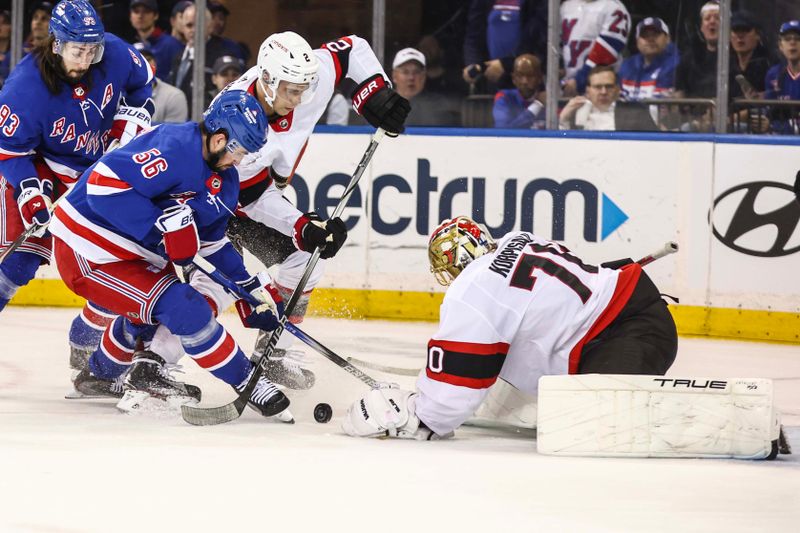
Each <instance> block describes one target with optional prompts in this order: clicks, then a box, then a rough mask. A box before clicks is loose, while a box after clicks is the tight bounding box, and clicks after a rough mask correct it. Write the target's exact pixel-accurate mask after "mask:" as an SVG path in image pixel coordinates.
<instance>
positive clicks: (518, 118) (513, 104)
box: [492, 54, 545, 129]
mask: <svg viewBox="0 0 800 533" xmlns="http://www.w3.org/2000/svg"><path fill="white" fill-rule="evenodd" d="M511 80H512V81H513V83H514V87H515V88H514V89H501V90H500V91H499V92H498V93H497V95H496V96H495V98H494V108H493V109H492V115H493V116H494V127H495V128H530V129H542V128H544V127H545V109H544V96H543V93H542V92H540V90H541V89H542V80H543V76H542V63H541V61H539V58H538V57H536V56H535V55H533V54H522V55H521V56H519V57H518V58H517V59H516V60H515V61H514V70H513V71H512V72H511Z"/></svg>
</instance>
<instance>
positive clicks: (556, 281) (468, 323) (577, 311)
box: [415, 232, 641, 435]
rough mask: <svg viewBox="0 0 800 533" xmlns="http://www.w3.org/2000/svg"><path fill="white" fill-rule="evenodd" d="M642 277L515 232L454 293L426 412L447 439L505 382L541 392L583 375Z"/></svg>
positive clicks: (437, 343)
mask: <svg viewBox="0 0 800 533" xmlns="http://www.w3.org/2000/svg"><path fill="white" fill-rule="evenodd" d="M640 273H641V267H640V266H639V265H630V266H629V267H626V268H624V269H622V270H612V269H608V268H602V267H597V266H594V265H587V264H584V263H583V262H581V260H580V259H578V258H577V257H575V256H574V255H573V254H571V253H570V252H569V251H568V250H567V249H566V248H565V247H563V246H561V245H559V244H557V243H555V242H552V241H548V240H545V239H542V238H540V237H537V236H536V235H533V234H531V233H527V232H514V233H510V234H508V235H506V236H505V237H503V238H502V239H501V240H500V241H499V242H498V248H497V250H496V251H495V252H493V253H490V254H487V255H484V256H483V257H480V258H479V259H477V260H475V261H473V262H472V263H471V264H470V265H469V266H468V267H467V268H466V269H464V271H463V272H461V274H460V275H459V276H458V277H457V278H456V279H455V281H454V282H453V284H452V285H451V286H450V287H449V288H448V290H447V293H446V294H445V298H444V302H443V303H442V306H441V310H440V319H439V328H438V330H437V331H436V333H435V334H434V335H433V337H432V338H431V340H430V341H429V343H428V362H427V367H426V369H425V372H423V373H421V374H420V377H419V378H418V380H417V389H418V393H419V397H418V398H417V400H416V407H415V408H416V414H417V416H419V418H420V420H421V421H422V422H424V423H425V424H426V425H427V426H428V427H429V428H430V429H432V430H433V431H434V432H436V433H437V434H439V435H445V434H447V433H449V432H450V431H453V430H454V429H456V428H457V427H458V426H460V425H461V424H462V423H464V422H465V421H466V420H467V419H468V418H469V417H470V416H472V414H473V413H474V412H475V411H476V409H477V408H478V406H479V405H480V404H481V402H482V401H483V400H484V398H485V397H486V393H487V392H488V389H489V387H490V386H491V385H492V384H494V382H495V381H496V380H497V378H498V377H500V378H502V379H504V380H505V381H507V382H509V383H510V384H511V385H513V386H514V387H516V388H518V389H520V390H522V391H524V392H527V393H529V394H531V395H535V394H536V392H537V390H538V381H539V377H541V376H543V375H551V374H566V373H575V372H577V369H578V364H579V362H580V352H581V349H582V347H583V345H584V344H585V343H586V342H588V340H590V339H591V338H593V337H594V336H596V335H597V334H598V333H599V332H600V331H602V329H603V328H605V327H606V326H607V325H608V323H610V322H611V320H613V319H614V318H615V317H616V316H617V315H618V314H619V312H620V310H621V309H622V307H623V306H624V305H625V303H626V302H627V301H628V299H629V298H630V294H631V292H632V291H633V287H634V286H635V285H636V282H637V281H638V279H639V274H640Z"/></svg>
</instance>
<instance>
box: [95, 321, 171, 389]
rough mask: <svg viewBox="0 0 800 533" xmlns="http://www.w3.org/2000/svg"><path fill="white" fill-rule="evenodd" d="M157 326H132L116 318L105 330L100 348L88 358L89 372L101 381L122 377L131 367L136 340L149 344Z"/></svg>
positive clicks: (129, 322) (128, 322)
mask: <svg viewBox="0 0 800 533" xmlns="http://www.w3.org/2000/svg"><path fill="white" fill-rule="evenodd" d="M156 328H157V326H155V325H151V324H133V323H131V321H130V320H128V319H127V318H125V317H122V316H118V317H117V318H115V319H114V321H113V322H112V323H111V325H110V326H109V327H108V328H106V330H105V332H104V333H103V338H102V340H101V341H100V346H99V347H98V348H97V349H96V350H95V351H94V353H93V354H92V356H91V357H90V358H89V370H91V372H92V374H94V375H95V376H97V377H98V378H101V379H114V378H117V377H118V376H120V375H122V373H123V372H125V370H127V368H128V367H129V366H130V365H131V361H132V359H133V352H134V351H136V343H137V340H141V341H142V342H149V341H150V340H151V339H152V338H153V335H154V334H155V331H156Z"/></svg>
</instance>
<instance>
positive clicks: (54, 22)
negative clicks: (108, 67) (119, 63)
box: [50, 0, 105, 63]
mask: <svg viewBox="0 0 800 533" xmlns="http://www.w3.org/2000/svg"><path fill="white" fill-rule="evenodd" d="M50 34H51V35H53V36H54V37H55V40H56V41H55V45H56V46H55V52H56V53H57V54H58V55H60V56H63V57H67V56H64V52H65V46H66V44H67V43H79V44H80V45H95V46H94V47H92V49H91V50H90V51H89V52H91V53H92V54H93V56H91V57H92V58H91V62H92V63H98V62H99V61H100V60H101V59H102V58H103V49H104V43H105V30H104V28H103V23H102V21H101V20H100V17H99V16H98V15H97V11H95V10H94V7H93V6H92V4H91V2H89V1H88V0H61V2H59V3H58V4H56V7H54V8H53V11H52V13H51V14H50ZM84 52H86V51H84ZM80 57H81V56H80V55H79V54H78V55H75V57H74V58H73V57H68V58H69V59H74V60H80ZM83 57H85V56H83Z"/></svg>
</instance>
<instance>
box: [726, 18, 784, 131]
mask: <svg viewBox="0 0 800 533" xmlns="http://www.w3.org/2000/svg"><path fill="white" fill-rule="evenodd" d="M773 62H774V61H773V60H772V58H771V56H770V54H769V53H768V52H767V48H766V47H765V46H764V45H763V44H762V42H761V36H760V35H759V28H758V27H757V25H756V22H755V19H754V18H753V16H752V15H751V14H749V13H747V12H744V11H738V12H736V13H733V14H732V15H731V62H730V81H729V82H728V84H729V91H730V92H729V98H730V99H731V100H735V99H737V98H746V99H748V100H751V99H760V98H763V97H764V91H765V89H766V86H765V80H766V77H767V71H768V70H769V67H770V65H771V64H772V63H773ZM733 111H734V113H732V115H731V118H732V120H733V126H734V131H740V132H751V133H764V132H766V131H767V130H768V129H769V119H768V117H767V115H766V114H765V113H764V112H763V111H764V110H763V109H761V108H758V107H748V108H745V109H739V110H736V109H734V110H733Z"/></svg>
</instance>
